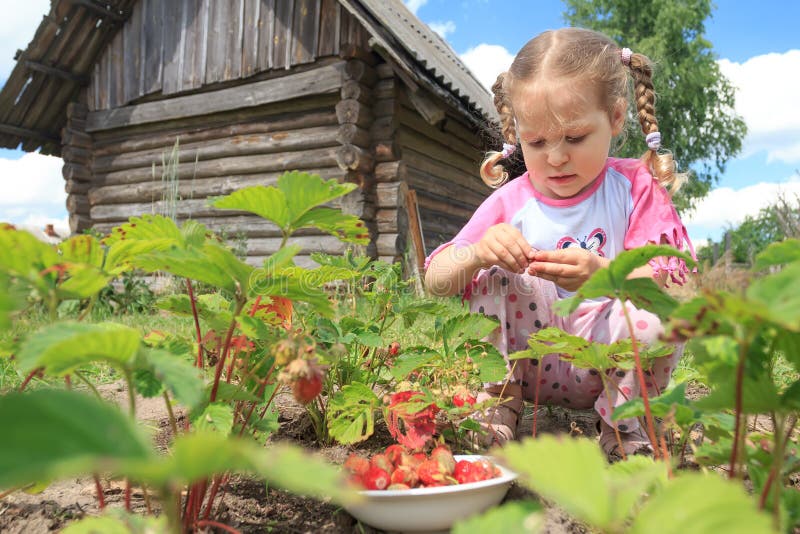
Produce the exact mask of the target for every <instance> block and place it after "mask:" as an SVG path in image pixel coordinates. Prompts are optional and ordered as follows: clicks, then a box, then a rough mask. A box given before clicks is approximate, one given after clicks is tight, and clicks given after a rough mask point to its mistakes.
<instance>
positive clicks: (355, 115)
mask: <svg viewBox="0 0 800 534" xmlns="http://www.w3.org/2000/svg"><path fill="white" fill-rule="evenodd" d="M336 116H337V117H338V118H339V124H356V125H358V127H359V128H369V127H370V125H371V124H372V121H373V118H374V117H373V115H372V110H371V109H370V108H369V106H366V105H364V104H362V103H361V102H359V101H358V100H352V99H348V100H341V101H340V102H339V103H338V104H336Z"/></svg>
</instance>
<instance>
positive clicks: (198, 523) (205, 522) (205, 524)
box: [194, 519, 241, 534]
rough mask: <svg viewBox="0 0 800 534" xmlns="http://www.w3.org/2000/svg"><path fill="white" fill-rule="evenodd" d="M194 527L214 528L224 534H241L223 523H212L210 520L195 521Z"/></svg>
mask: <svg viewBox="0 0 800 534" xmlns="http://www.w3.org/2000/svg"><path fill="white" fill-rule="evenodd" d="M194 526H195V527H214V528H219V529H222V530H224V531H225V532H230V533H231V534H241V532H239V531H238V530H236V529H235V528H233V527H229V526H228V525H226V524H224V523H220V522H218V521H212V520H210V519H201V520H200V521H195V523H194Z"/></svg>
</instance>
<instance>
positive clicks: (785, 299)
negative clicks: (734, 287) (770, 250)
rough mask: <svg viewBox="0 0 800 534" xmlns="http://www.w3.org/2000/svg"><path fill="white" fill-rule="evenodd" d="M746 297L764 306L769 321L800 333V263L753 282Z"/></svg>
mask: <svg viewBox="0 0 800 534" xmlns="http://www.w3.org/2000/svg"><path fill="white" fill-rule="evenodd" d="M746 295H747V297H748V298H750V299H752V300H754V301H756V302H759V303H761V304H762V305H763V306H764V310H765V311H767V313H768V314H767V317H768V318H769V320H770V321H772V322H773V323H775V324H777V325H780V326H782V327H784V328H786V329H788V330H791V331H793V332H800V262H796V263H793V264H791V265H787V266H786V267H784V268H783V269H781V271H779V272H778V273H775V274H770V275H768V276H764V277H761V278H757V279H755V280H753V282H752V283H751V284H750V286H749V287H748V288H747V292H746Z"/></svg>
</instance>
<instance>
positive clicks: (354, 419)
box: [327, 382, 380, 445]
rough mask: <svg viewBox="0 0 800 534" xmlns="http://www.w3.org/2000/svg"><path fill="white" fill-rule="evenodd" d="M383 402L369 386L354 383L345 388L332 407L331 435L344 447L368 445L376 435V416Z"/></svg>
mask: <svg viewBox="0 0 800 534" xmlns="http://www.w3.org/2000/svg"><path fill="white" fill-rule="evenodd" d="M379 406H380V399H378V396H377V395H375V392H374V391H372V389H370V388H369V387H368V386H366V385H364V384H362V383H360V382H352V383H350V384H348V385H346V386H343V387H342V389H341V390H339V391H337V392H336V394H334V396H333V397H332V398H331V400H330V402H329V404H328V414H327V415H328V432H329V433H330V435H331V437H332V438H334V439H335V440H336V441H338V442H339V443H342V444H345V445H346V444H350V443H358V442H360V441H364V440H365V439H367V438H368V437H370V436H371V435H372V433H373V432H374V431H375V418H374V412H375V410H377V409H378V407H379Z"/></svg>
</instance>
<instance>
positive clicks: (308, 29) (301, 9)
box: [291, 0, 320, 65]
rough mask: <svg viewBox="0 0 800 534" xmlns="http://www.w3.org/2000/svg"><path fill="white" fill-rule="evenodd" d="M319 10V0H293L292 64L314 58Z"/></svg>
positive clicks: (308, 61)
mask: <svg viewBox="0 0 800 534" xmlns="http://www.w3.org/2000/svg"><path fill="white" fill-rule="evenodd" d="M319 10H320V0H295V9H294V21H293V22H292V52H291V54H292V61H291V63H292V65H302V64H304V63H310V62H312V61H314V59H315V58H316V52H317V39H318V36H319V15H320V13H319Z"/></svg>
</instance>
